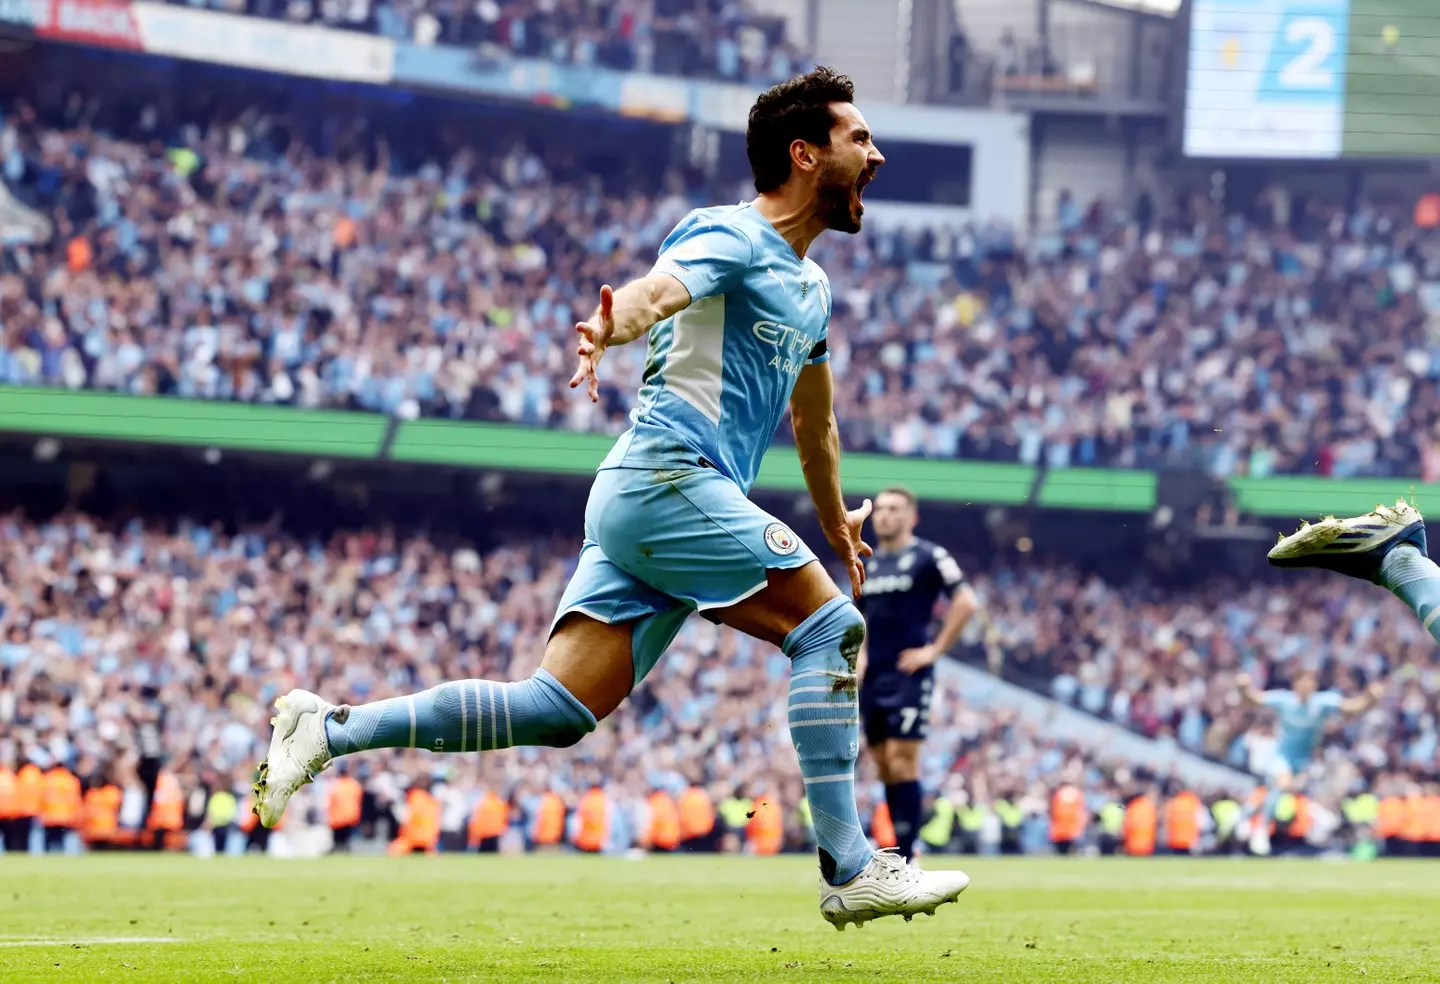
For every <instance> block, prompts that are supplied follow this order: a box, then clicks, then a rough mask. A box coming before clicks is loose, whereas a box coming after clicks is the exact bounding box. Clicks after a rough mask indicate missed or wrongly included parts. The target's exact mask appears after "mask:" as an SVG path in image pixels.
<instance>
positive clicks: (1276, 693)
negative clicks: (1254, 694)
mask: <svg viewBox="0 0 1440 984" xmlns="http://www.w3.org/2000/svg"><path fill="white" fill-rule="evenodd" d="M1260 703H1261V704H1263V705H1264V706H1266V707H1269V708H1271V709H1273V710H1276V711H1283V710H1285V709H1286V708H1287V707H1290V706H1291V705H1292V704H1294V695H1293V694H1291V693H1290V691H1288V690H1267V691H1265V692H1264V693H1263V694H1261V695H1260Z"/></svg>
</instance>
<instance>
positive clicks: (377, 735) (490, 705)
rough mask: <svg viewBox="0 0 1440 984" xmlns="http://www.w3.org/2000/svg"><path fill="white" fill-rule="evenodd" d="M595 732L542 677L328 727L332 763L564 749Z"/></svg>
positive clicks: (373, 707)
mask: <svg viewBox="0 0 1440 984" xmlns="http://www.w3.org/2000/svg"><path fill="white" fill-rule="evenodd" d="M594 730H595V716H594V715H593V714H591V713H590V711H589V709H588V708H586V707H585V705H584V704H582V703H580V701H578V700H576V699H575V696H574V695H573V694H571V693H570V691H568V690H566V689H565V686H564V685H563V684H562V683H561V682H560V681H559V680H557V679H555V678H554V677H553V676H551V675H550V674H549V673H547V672H546V671H544V670H536V671H535V675H534V676H532V677H530V679H528V680H521V681H520V682H519V683H498V682H495V681H492V680H457V681H455V682H453V683H442V684H441V685H440V686H438V687H432V688H431V689H429V690H424V691H421V692H420V693H418V694H412V695H410V696H408V697H391V698H389V699H388V700H377V701H375V702H374V703H371V704H360V705H359V706H357V707H341V708H337V709H336V710H334V711H331V712H330V716H329V717H328V718H326V720H325V737H326V738H327V739H329V742H330V754H331V755H349V754H351V753H353V752H363V751H366V750H367V749H371V748H424V749H427V750H429V751H432V752H491V751H495V750H497V749H501V748H511V747H513V746H516V745H546V746H549V747H552V748H565V747H567V746H569V745H573V744H575V743H576V742H577V741H579V740H580V739H581V738H583V737H585V736H586V735H587V734H589V733H590V732H592V731H594Z"/></svg>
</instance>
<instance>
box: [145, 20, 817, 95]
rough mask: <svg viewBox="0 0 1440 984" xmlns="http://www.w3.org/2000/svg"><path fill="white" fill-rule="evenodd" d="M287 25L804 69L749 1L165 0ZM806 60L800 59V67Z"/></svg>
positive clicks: (700, 72) (752, 71)
mask: <svg viewBox="0 0 1440 984" xmlns="http://www.w3.org/2000/svg"><path fill="white" fill-rule="evenodd" d="M171 2H172V3H177V4H181V5H184V6H204V7H211V8H213V9H217V10H222V11H226V12H229V13H240V14H250V15H252V16H256V17H265V18H270V19H273V20H281V21H285V22H287V23H292V24H315V25H319V26H323V27H330V28H338V29H341V30H351V31H363V32H365V33H369V34H379V35H381V36H383V37H388V38H391V39H393V40H395V41H411V42H414V43H416V44H420V45H435V44H441V45H456V46H461V47H466V48H477V47H478V48H479V49H480V50H482V51H485V50H490V51H493V52H495V53H497V54H499V53H505V54H513V55H521V56H527V57H531V58H543V59H547V60H549V61H555V62H560V63H562V64H568V65H576V66H578V67H581V68H588V67H604V68H613V69H616V70H619V71H625V72H651V73H655V74H659V75H687V76H697V77H701V78H713V79H718V80H721V81H726V82H745V83H749V84H752V85H769V84H771V83H774V82H779V81H781V80H783V79H788V78H790V77H791V76H793V75H796V74H797V73H798V72H800V71H804V70H805V69H807V68H809V65H807V64H805V60H804V58H803V56H802V53H801V52H800V51H799V50H798V49H797V48H796V47H795V45H793V44H792V43H790V41H789V40H787V34H786V30H787V28H786V23H785V21H784V19H783V18H780V17H776V16H774V15H765V14H761V13H759V12H758V11H756V10H754V9H752V7H751V5H750V4H749V3H747V2H745V0H477V2H473V3H450V2H448V0H347V2H345V3H339V2H336V0H171ZM802 66H803V67H802Z"/></svg>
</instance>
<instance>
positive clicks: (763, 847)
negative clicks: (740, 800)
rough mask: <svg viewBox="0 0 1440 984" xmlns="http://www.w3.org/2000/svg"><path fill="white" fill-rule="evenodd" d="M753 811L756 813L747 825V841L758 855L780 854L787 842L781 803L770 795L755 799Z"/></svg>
mask: <svg viewBox="0 0 1440 984" xmlns="http://www.w3.org/2000/svg"><path fill="white" fill-rule="evenodd" d="M751 809H752V810H754V813H752V814H751V816H750V822H749V823H747V824H746V825H745V839H746V840H747V841H749V842H750V849H751V850H752V851H753V852H754V853H756V854H779V853H780V848H781V846H782V845H783V844H784V841H785V820H784V818H783V816H782V815H781V813H780V801H779V800H778V799H776V798H775V797H774V796H772V795H770V794H769V793H764V794H762V795H760V796H757V797H756V798H755V802H754V804H752V806H751Z"/></svg>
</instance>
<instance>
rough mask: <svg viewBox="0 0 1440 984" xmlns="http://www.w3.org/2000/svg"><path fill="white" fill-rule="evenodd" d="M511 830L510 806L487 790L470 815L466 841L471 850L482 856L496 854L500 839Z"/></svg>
mask: <svg viewBox="0 0 1440 984" xmlns="http://www.w3.org/2000/svg"><path fill="white" fill-rule="evenodd" d="M509 829H510V804H509V803H507V802H505V801H504V800H503V799H501V798H500V797H499V796H497V795H496V794H495V793H494V791H493V790H489V789H487V790H485V792H484V793H482V794H481V795H480V798H479V799H478V800H476V801H475V809H474V810H472V811H471V813H470V825H469V829H468V830H467V831H466V841H467V842H468V843H469V845H470V848H471V850H475V851H480V852H481V853H482V854H494V853H495V852H496V851H498V850H500V838H501V837H503V836H504V835H505V831H507V830H509Z"/></svg>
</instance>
